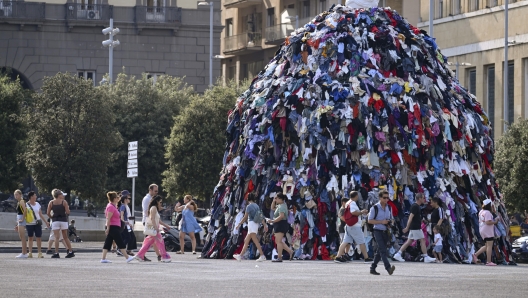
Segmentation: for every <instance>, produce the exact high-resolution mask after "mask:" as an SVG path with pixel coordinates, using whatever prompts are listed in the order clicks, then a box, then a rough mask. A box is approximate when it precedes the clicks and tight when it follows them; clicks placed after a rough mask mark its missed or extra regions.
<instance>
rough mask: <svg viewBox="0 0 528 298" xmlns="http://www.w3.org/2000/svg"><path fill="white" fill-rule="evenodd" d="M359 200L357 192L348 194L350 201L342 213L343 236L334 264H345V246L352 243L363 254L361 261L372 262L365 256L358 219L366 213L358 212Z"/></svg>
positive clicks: (363, 237) (363, 241) (363, 211)
mask: <svg viewBox="0 0 528 298" xmlns="http://www.w3.org/2000/svg"><path fill="white" fill-rule="evenodd" d="M358 199H359V193H358V192H357V191H352V192H350V200H349V201H348V202H347V204H346V205H345V210H344V211H343V216H342V219H341V220H342V221H344V222H345V236H344V238H343V241H342V242H341V245H340V246H339V252H338V253H337V257H336V258H335V260H334V261H335V262H336V263H346V262H347V261H348V259H345V258H344V257H343V255H344V254H345V250H346V247H347V245H348V246H350V245H351V244H352V243H353V242H355V243H356V245H359V248H360V250H361V253H362V254H363V260H364V261H365V262H372V259H371V258H369V256H368V254H367V246H366V245H365V235H363V229H362V228H361V221H360V220H359V217H360V216H361V215H363V214H365V215H366V214H367V213H368V211H367V210H366V209H365V210H359V207H358V205H357V200H358Z"/></svg>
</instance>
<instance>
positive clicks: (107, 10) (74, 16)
mask: <svg viewBox="0 0 528 298" xmlns="http://www.w3.org/2000/svg"><path fill="white" fill-rule="evenodd" d="M65 5H66V17H67V19H68V20H88V21H96V20H105V21H106V20H109V19H110V18H111V17H112V15H113V8H114V7H113V6H112V5H106V4H75V3H66V4H65Z"/></svg>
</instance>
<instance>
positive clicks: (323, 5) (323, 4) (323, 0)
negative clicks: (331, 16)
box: [319, 0, 328, 13]
mask: <svg viewBox="0 0 528 298" xmlns="http://www.w3.org/2000/svg"><path fill="white" fill-rule="evenodd" d="M319 7H320V11H319V13H321V12H325V11H326V10H327V9H328V7H327V6H326V0H320V1H319Z"/></svg>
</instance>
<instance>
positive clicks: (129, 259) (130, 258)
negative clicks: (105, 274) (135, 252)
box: [127, 256, 136, 263]
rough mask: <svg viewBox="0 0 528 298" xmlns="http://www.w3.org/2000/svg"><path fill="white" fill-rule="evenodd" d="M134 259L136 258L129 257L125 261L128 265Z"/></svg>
mask: <svg viewBox="0 0 528 298" xmlns="http://www.w3.org/2000/svg"><path fill="white" fill-rule="evenodd" d="M135 259H136V257H133V256H130V257H128V259H127V263H130V262H132V261H134V260H135Z"/></svg>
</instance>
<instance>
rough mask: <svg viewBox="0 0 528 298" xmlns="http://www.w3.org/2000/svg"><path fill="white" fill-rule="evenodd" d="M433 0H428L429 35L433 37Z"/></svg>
mask: <svg viewBox="0 0 528 298" xmlns="http://www.w3.org/2000/svg"><path fill="white" fill-rule="evenodd" d="M434 2H435V1H434V0H429V32H428V33H429V36H431V37H433V20H434V11H435V7H434Z"/></svg>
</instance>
